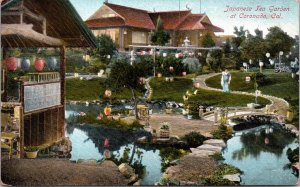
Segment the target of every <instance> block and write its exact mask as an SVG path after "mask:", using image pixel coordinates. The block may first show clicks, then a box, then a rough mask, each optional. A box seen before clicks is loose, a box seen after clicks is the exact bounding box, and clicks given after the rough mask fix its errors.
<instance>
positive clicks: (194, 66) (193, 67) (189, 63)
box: [182, 58, 201, 73]
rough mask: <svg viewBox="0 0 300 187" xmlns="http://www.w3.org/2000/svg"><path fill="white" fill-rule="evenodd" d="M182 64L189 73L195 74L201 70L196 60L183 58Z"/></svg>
mask: <svg viewBox="0 0 300 187" xmlns="http://www.w3.org/2000/svg"><path fill="white" fill-rule="evenodd" d="M182 63H183V64H184V67H185V68H186V69H187V70H188V72H189V73H195V72H197V71H199V69H200V68H201V64H200V62H199V60H198V59H197V58H185V59H184V60H183V61H182Z"/></svg>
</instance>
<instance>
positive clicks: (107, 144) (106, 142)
mask: <svg viewBox="0 0 300 187" xmlns="http://www.w3.org/2000/svg"><path fill="white" fill-rule="evenodd" d="M104 147H105V148H108V147H109V140H108V139H107V138H105V140H104Z"/></svg>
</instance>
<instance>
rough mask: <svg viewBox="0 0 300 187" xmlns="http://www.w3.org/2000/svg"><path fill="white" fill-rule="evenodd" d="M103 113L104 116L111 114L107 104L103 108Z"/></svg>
mask: <svg viewBox="0 0 300 187" xmlns="http://www.w3.org/2000/svg"><path fill="white" fill-rule="evenodd" d="M104 114H105V115H106V116H109V115H110V114H111V108H110V107H109V106H106V107H105V108H104Z"/></svg>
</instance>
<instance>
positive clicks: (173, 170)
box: [165, 166, 179, 178]
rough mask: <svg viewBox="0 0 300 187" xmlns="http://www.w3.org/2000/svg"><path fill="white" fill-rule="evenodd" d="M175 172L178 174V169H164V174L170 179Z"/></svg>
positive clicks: (172, 167) (171, 167)
mask: <svg viewBox="0 0 300 187" xmlns="http://www.w3.org/2000/svg"><path fill="white" fill-rule="evenodd" d="M177 172H179V170H178V168H176V167H174V166H170V167H168V168H167V169H166V171H165V174H167V177H168V178H170V177H171V176H172V175H173V174H175V173H177Z"/></svg>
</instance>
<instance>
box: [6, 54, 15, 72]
mask: <svg viewBox="0 0 300 187" xmlns="http://www.w3.org/2000/svg"><path fill="white" fill-rule="evenodd" d="M4 63H5V66H6V69H7V70H8V71H16V70H17V67H18V59H17V58H16V57H8V58H6V59H5V61H4Z"/></svg>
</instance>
